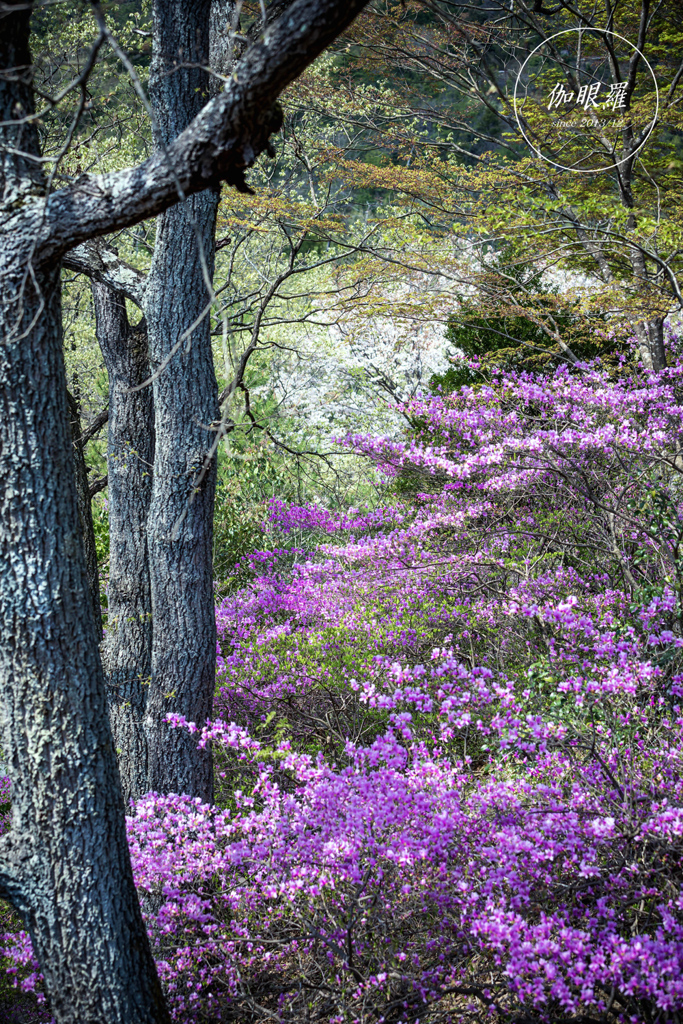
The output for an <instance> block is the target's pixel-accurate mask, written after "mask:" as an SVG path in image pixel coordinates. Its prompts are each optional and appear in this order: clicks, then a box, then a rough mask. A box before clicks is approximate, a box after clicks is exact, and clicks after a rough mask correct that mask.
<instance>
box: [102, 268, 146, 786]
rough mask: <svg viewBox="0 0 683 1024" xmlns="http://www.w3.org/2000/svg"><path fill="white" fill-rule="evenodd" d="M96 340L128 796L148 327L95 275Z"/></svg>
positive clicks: (142, 699)
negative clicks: (105, 412) (101, 364)
mask: <svg viewBox="0 0 683 1024" xmlns="http://www.w3.org/2000/svg"><path fill="white" fill-rule="evenodd" d="M92 293H93V300H94V303H95V319H96V329H97V340H98V341H99V343H100V348H101V349H102V355H103V357H104V361H105V364H106V366H107V373H108V374H109V437H108V444H107V477H108V480H109V614H108V620H107V635H106V639H105V645H104V664H105V669H106V672H107V691H108V697H109V720H110V722H111V728H112V732H113V734H114V744H115V746H116V752H117V755H118V762H119V773H120V776H121V786H122V788H123V796H124V799H125V800H126V801H128V800H130V799H137V798H138V797H140V796H142V795H143V793H146V792H147V789H148V786H147V741H146V738H145V731H144V717H145V706H146V703H147V694H148V692H149V681H150V676H151V671H152V600H151V593H150V586H149V560H148V557H147V516H148V513H149V503H150V497H151V494H152V463H153V460H154V412H153V407H152V392H151V387H146V388H142V389H141V390H139V391H134V390H132V389H133V388H136V387H138V386H139V385H140V384H142V383H143V382H144V381H145V380H146V379H147V378H148V376H149V358H148V354H147V328H146V324H145V321H144V320H142V321H141V323H139V324H138V325H137V326H136V327H133V328H131V326H130V324H129V322H128V316H127V314H126V303H125V298H124V296H123V294H122V293H121V292H118V291H114V290H113V289H112V288H110V287H108V286H107V285H106V284H100V283H99V282H97V281H93V282H92Z"/></svg>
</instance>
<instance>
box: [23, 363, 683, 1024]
mask: <svg viewBox="0 0 683 1024" xmlns="http://www.w3.org/2000/svg"><path fill="white" fill-rule="evenodd" d="M682 376H683V365H678V364H677V365H675V366H674V367H672V368H670V369H669V370H666V371H664V372H663V373H661V374H659V375H658V376H653V375H649V376H648V375H646V374H644V373H640V372H636V371H633V373H632V374H631V376H630V377H627V376H625V371H623V369H622V375H621V376H619V377H611V376H610V375H609V374H608V373H607V372H606V371H604V370H603V369H601V368H600V366H599V365H595V366H593V367H583V368H582V369H581V370H580V371H579V372H577V371H572V372H569V371H568V370H566V369H561V370H558V372H557V373H556V374H555V375H554V376H550V377H534V376H532V375H530V374H517V375H514V374H500V376H498V377H497V378H494V380H493V381H492V382H491V384H490V385H486V386H482V387H480V388H463V389H461V390H460V391H459V392H457V393H455V394H453V395H449V396H441V395H440V396H437V397H422V398H419V399H416V400H414V401H413V402H411V403H410V404H409V405H408V406H407V407H406V412H407V413H408V415H409V416H410V418H411V421H412V422H413V423H414V424H415V426H414V429H413V430H412V432H411V433H410V435H409V436H407V437H406V438H405V440H403V441H400V442H396V441H395V440H392V441H389V440H387V439H383V438H371V437H355V438H350V439H347V443H349V444H352V445H353V446H354V448H355V449H356V450H358V451H361V452H363V453H365V454H366V455H368V456H369V457H370V458H371V460H372V461H373V464H374V465H375V466H376V467H379V468H380V470H381V471H383V472H385V473H386V474H387V476H388V477H389V478H390V479H391V480H393V481H395V482H396V483H397V484H398V485H399V490H398V493H399V494H400V495H401V496H402V497H401V498H400V500H399V499H397V498H396V497H395V495H394V497H393V499H392V501H391V503H390V504H388V505H387V506H386V507H384V508H378V509H372V510H370V509H367V510H364V511H363V512H360V511H359V510H348V511H347V512H346V513H343V514H342V513H332V512H330V511H329V510H326V509H322V508H317V507H315V506H299V507H288V506H285V505H284V504H283V503H281V502H273V503H272V504H271V508H270V513H269V521H268V524H267V530H268V531H269V533H270V535H271V536H269V541H272V544H271V547H270V549H269V551H268V552H264V553H262V554H261V555H260V556H256V557H254V558H253V559H252V570H253V574H254V578H253V581H252V583H251V585H250V586H249V587H248V588H246V589H245V590H244V591H242V592H240V593H237V594H233V595H231V596H230V597H228V598H227V599H226V600H225V601H224V602H223V603H222V604H221V606H220V607H219V608H218V609H217V623H218V631H219V648H220V650H219V662H218V664H219V689H218V693H217V698H216V711H217V717H216V720H215V721H213V722H212V723H205V724H203V725H196V724H194V723H188V722H185V721H183V720H182V719H178V718H175V719H173V720H172V721H169V726H170V727H172V728H185V729H189V730H190V731H191V732H193V733H194V734H196V737H197V742H198V743H200V744H203V745H206V744H208V743H211V744H212V746H213V750H214V754H215V760H216V772H217V783H218V803H217V805H216V806H206V805H202V804H201V803H199V802H198V801H196V800H191V799H189V798H188V797H185V796H159V795H156V794H150V795H148V796H147V797H146V798H144V799H143V800H142V801H140V802H139V803H138V804H137V806H136V807H135V808H133V810H132V815H131V818H130V819H129V837H130V846H131V854H132V858H133V864H134V871H135V876H136V881H137V884H138V887H139V890H140V894H141V899H142V905H143V908H144V912H145V914H146V918H147V921H148V926H149V930H150V935H151V938H152V942H153V945H154V948H155V951H156V956H157V962H158V964H159V970H160V972H161V975H162V978H163V980H164V984H165V986H166V988H167V991H168V993H169V1000H170V1003H171V1006H172V1010H173V1014H174V1017H175V1019H176V1020H178V1021H182V1022H188V1024H189V1022H190V1021H192V1022H194V1021H206V1022H209V1021H220V1020H225V1021H228V1020H234V1019H236V1017H239V1019H240V1020H245V1021H253V1022H256V1021H264V1022H265V1021H273V1020H278V1021H288V1022H292V1024H294V1022H300V1021H304V1020H321V1021H326V1022H331V1024H342V1022H344V1024H370V1022H376V1021H380V1022H381V1021H384V1022H386V1024H389V1022H395V1024H404V1022H405V1024H408V1022H417V1021H422V1022H423V1024H426V1022H428V1021H437V1020H438V1021H439V1022H444V1021H446V1022H448V1021H452V1022H456V1021H471V1022H475V1021H480V1020H484V1019H498V1020H502V1019H506V1020H519V1021H521V1020H525V1021H530V1022H531V1021H537V1022H539V1024H540V1022H543V1021H547V1022H556V1021H559V1020H562V1021H565V1022H575V1024H579V1022H588V1021H590V1022H594V1021H595V1022H598V1021H600V1022H605V1024H607V1022H615V1024H616V1022H618V1021H623V1022H626V1021H628V1022H651V1024H655V1022H656V1024H675V1022H679V1021H680V1020H681V1017H682V1016H683V870H682V865H683V707H681V705H682V704H683V701H681V695H682V694H683V607H682V605H681V595H682V594H683V507H682V502H683V486H682V484H681V480H682V474H683V461H681V455H680V454H679V453H680V452H681V451H682V450H683V409H682V407H681V405H680V404H679V396H680V393H681V383H682V382H681V377H682ZM294 530H298V531H300V532H301V533H302V536H303V535H304V534H306V531H308V532H309V534H310V536H309V537H308V539H307V540H306V542H305V543H303V544H302V546H301V547H300V548H299V549H298V551H297V552H296V553H295V554H296V558H295V561H294V564H292V548H291V547H287V546H286V543H285V538H286V537H288V536H289V535H290V534H291V533H292V531H294ZM280 538H282V542H281V540H280ZM5 943H6V948H5V950H4V955H5V956H9V957H11V958H12V959H13V962H14V963H15V964H16V965H21V966H23V967H24V968H26V969H28V970H34V969H36V968H37V965H34V964H33V963H32V953H31V948H30V940H29V939H28V937H27V936H26V935H23V934H18V935H13V936H7V937H6V939H5ZM35 983H36V978H35V977H34V978H33V980H31V979H29V981H28V985H29V986H30V985H32V984H35Z"/></svg>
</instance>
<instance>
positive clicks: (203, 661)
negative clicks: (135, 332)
mask: <svg viewBox="0 0 683 1024" xmlns="http://www.w3.org/2000/svg"><path fill="white" fill-rule="evenodd" d="M209 10H210V3H209V0H201V2H197V3H195V4H193V5H192V8H191V11H190V8H188V6H187V4H186V3H184V2H183V0H156V3H155V5H154V59H153V62H152V69H151V74H150V96H151V100H152V106H153V109H154V114H155V117H156V122H157V123H156V139H155V141H156V143H157V145H159V146H165V145H168V144H169V143H170V142H171V141H172V140H173V139H174V138H175V137H176V136H177V135H179V134H180V132H182V131H183V129H184V128H186V127H187V125H188V124H189V123H190V121H191V120H192V118H193V117H194V116H195V115H196V114H197V113H198V112H199V110H200V109H201V107H202V106H203V104H204V103H205V102H206V99H207V95H208V85H209V83H208V77H207V75H206V73H205V72H204V71H203V70H201V68H197V67H196V66H195V67H190V68H188V67H183V68H181V69H178V68H177V67H175V65H177V64H178V62H179V61H180V59H181V55H182V58H183V60H184V61H186V62H187V63H188V64H190V65H201V66H203V67H205V66H206V64H207V62H208V57H209ZM174 68H175V69H174ZM218 198H219V196H218V191H217V190H211V191H206V192H202V193H200V194H199V195H196V196H193V197H192V198H190V199H187V200H185V202H183V203H181V204H180V205H179V206H177V207H174V208H173V209H171V210H168V211H167V212H166V213H163V214H162V215H161V216H160V217H159V219H158V221H157V235H156V243H155V248H154V257H153V259H152V266H151V269H150V273H149V277H148V282H147V289H146V293H145V309H146V316H147V324H148V330H149V351H150V359H151V363H152V368H153V371H154V372H155V374H156V376H155V379H154V411H155V432H156V448H155V456H154V482H153V486H152V502H151V508H150V515H149V520H148V532H147V536H148V543H149V558H150V579H151V587H152V609H153V622H154V631H153V635H154V639H153V649H152V682H151V687H150V693H149V700H148V705H147V715H146V732H147V740H148V787H149V789H152V790H155V791H157V792H165V793H168V792H177V793H189V794H191V795H192V796H199V797H201V798H202V799H203V800H211V799H212V797H213V769H212V761H211V754H210V751H209V750H199V749H198V748H197V744H196V741H195V740H194V739H193V737H192V736H191V735H190V734H189V733H187V732H185V731H184V730H182V731H181V730H172V729H170V728H169V726H168V724H167V722H166V720H165V719H166V715H167V714H169V713H175V714H180V715H183V716H185V717H186V718H187V719H188V720H190V721H194V722H199V723H202V724H203V723H204V722H205V721H206V719H207V718H208V717H210V715H211V709H212V704H213V691H214V686H215V661H216V624H215V611H214V593H213V571H212V546H213V507H214V494H215V486H216V460H215V458H212V459H210V460H209V451H210V449H211V446H212V443H213V441H214V439H215V433H214V431H213V430H212V429H211V424H212V423H214V422H215V421H216V420H217V419H218V415H219V410H218V387H217V383H216V377H215V373H214V367H213V357H212V352H211V331H210V327H211V321H210V317H209V315H208V308H207V306H208V303H209V302H210V299H211V293H210V285H211V278H212V276H213V263H214V234H215V224H216V211H217V208H218ZM198 321H199V322H198ZM193 325H196V326H194V327H193ZM186 333H187V338H186V340H185V339H184V335H185V334H186ZM176 348H178V351H177V352H174V350H175V349H176ZM172 353H174V354H172ZM207 460H208V461H207ZM200 478H201V482H199V481H200Z"/></svg>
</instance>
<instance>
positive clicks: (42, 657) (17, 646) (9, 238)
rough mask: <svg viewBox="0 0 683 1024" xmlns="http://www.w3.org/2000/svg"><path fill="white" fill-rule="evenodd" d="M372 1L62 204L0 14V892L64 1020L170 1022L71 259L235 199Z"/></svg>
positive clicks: (358, 0)
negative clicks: (197, 202) (92, 482)
mask: <svg viewBox="0 0 683 1024" xmlns="http://www.w3.org/2000/svg"><path fill="white" fill-rule="evenodd" d="M363 6H364V0H346V2H345V3H344V4H341V3H340V2H339V0H297V2H296V3H295V4H294V5H293V6H292V7H291V8H290V10H289V11H288V12H287V14H286V16H285V17H284V18H283V19H281V20H280V21H279V22H277V23H276V24H275V25H274V26H273V27H272V28H271V29H270V30H269V32H268V35H267V38H266V39H265V40H264V41H262V42H259V43H257V44H255V45H254V46H252V47H251V48H250V50H248V51H247V53H246V54H245V56H244V58H243V60H242V61H241V62H240V65H239V67H238V68H237V70H236V76H235V78H233V80H232V81H231V83H230V85H229V86H228V87H227V88H226V90H225V92H224V93H222V94H221V95H220V96H218V97H216V98H215V99H214V100H212V101H210V102H209V103H208V104H207V105H206V106H205V107H204V109H203V110H202V111H201V113H200V114H199V115H198V116H197V117H196V118H195V119H194V121H193V122H192V123H191V124H190V125H189V126H188V128H187V129H186V130H185V131H184V132H183V133H182V134H181V135H180V136H179V138H178V139H176V140H175V141H174V142H173V143H172V144H171V146H170V147H169V150H168V153H158V152H157V153H154V154H153V155H152V156H151V157H150V158H149V159H148V160H146V161H145V162H144V163H143V164H141V165H139V166H138V167H135V168H131V169H128V170H124V171H117V172H114V173H112V174H107V175H101V176H94V175H84V176H82V177H81V178H79V179H78V180H77V181H76V182H74V183H73V184H72V185H69V186H68V187H66V188H64V189H60V190H58V191H56V192H53V193H51V194H50V195H46V190H45V185H44V180H43V176H42V173H41V165H40V163H39V162H38V159H39V149H38V138H37V132H36V129H35V126H34V124H33V122H32V121H31V120H30V118H31V115H32V113H33V96H32V89H31V79H30V67H31V56H30V52H29V47H28V39H29V16H30V4H27V3H26V0H17V2H12V0H6V2H5V3H4V5H3V7H2V11H0V15H2V33H1V34H0V68H2V71H3V73H2V74H1V75H0V144H1V145H2V148H3V152H2V162H1V163H0V208H1V213H2V216H0V241H1V244H0V328H1V330H2V344H1V345H0V704H1V706H2V744H1V745H2V748H3V750H4V752H5V755H6V757H7V761H8V763H9V769H10V774H11V776H12V782H13V793H12V830H11V832H9V833H8V834H7V835H6V836H3V837H2V839H0V895H2V896H4V897H7V898H9V899H11V901H12V902H13V903H14V905H15V906H16V907H17V909H18V910H19V911H20V913H21V914H22V915H23V918H24V920H25V922H26V925H27V927H28V930H29V932H30V934H31V939H32V942H33V947H34V950H35V952H36V955H37V957H38V959H39V961H40V964H41V968H42V970H43V972H44V976H45V985H46V989H47V994H48V997H49V998H50V1001H51V1006H52V1010H53V1013H54V1015H55V1018H56V1020H57V1021H58V1024H143V1022H144V1024H152V1022H154V1024H158V1022H166V1021H168V1013H167V1010H166V1008H165V1005H164V1001H163V998H162V993H161V988H160V986H159V982H158V978H157V975H156V971H155V967H154V963H153V960H152V956H151V953H150V949H149V944H148V940H147V936H146V934H145V929H144V926H143V922H142V919H141V915H140V908H139V903H138V899H137V894H136V891H135V887H134V884H133V878H132V873H131V868H130V859H129V854H128V848H127V843H126V835H125V818H124V804H123V800H122V796H121V787H120V781H119V776H118V770H117V766H116V758H115V752H114V745H113V742H112V734H111V729H110V726H109V720H108V714H107V703H106V694H105V684H104V674H103V671H102V665H101V662H100V657H99V650H98V643H97V641H98V637H97V634H96V630H95V624H94V621H93V615H92V610H91V606H90V602H89V601H88V598H87V593H88V585H87V575H86V568H85V559H84V555H83V543H82V538H81V532H80V528H79V521H78V508H77V501H76V486H75V478H74V463H73V455H72V448H71V436H70V429H69V415H68V409H67V402H66V380H65V372H64V362H63V357H62V338H61V306H60V289H59V271H60V261H61V258H62V256H63V255H64V253H65V252H66V251H67V250H69V249H71V248H74V247H75V246H77V245H79V244H81V243H82V242H85V241H86V240H87V239H89V238H93V237H95V236H97V235H103V234H107V233H109V232H111V231H113V230H115V229H117V228H122V227H126V226H129V225H132V224H135V223H137V222H138V221H140V220H143V219H144V218H146V217H150V216H154V215H155V214H157V213H160V212H162V211H163V210H164V209H167V208H168V207H169V206H171V205H173V204H174V203H175V202H176V201H177V199H178V187H177V186H178V182H180V184H181V187H182V189H183V190H184V191H185V193H186V194H194V193H195V192H201V191H203V190H204V189H206V188H207V187H212V186H215V185H217V184H218V183H219V182H220V181H221V180H222V179H225V180H229V181H232V182H233V183H235V184H237V185H240V186H242V185H243V180H244V177H243V176H244V170H245V168H246V167H248V166H249V165H250V164H251V163H253V161H254V159H255V158H256V156H257V155H258V153H260V152H261V151H262V150H263V148H264V147H265V146H266V144H267V140H268V136H269V134H270V133H271V132H272V131H273V130H274V128H275V127H276V126H277V124H278V123H279V118H278V116H277V114H276V113H274V112H273V111H274V108H273V104H274V102H275V100H276V99H277V96H278V95H279V93H280V92H281V91H282V89H283V88H285V86H286V85H287V84H288V83H289V82H290V81H292V79H293V78H295V77H296V75H297V74H299V73H300V72H301V71H302V70H303V68H304V67H306V65H307V64H308V63H310V61H311V60H313V59H314V58H315V57H316V56H317V55H318V54H319V53H320V52H321V50H322V49H323V48H324V47H325V46H326V45H327V44H328V43H330V42H331V41H332V40H333V39H334V38H335V36H336V35H338V33H339V32H340V31H342V29H344V28H345V27H346V26H347V25H348V24H349V22H350V21H351V20H352V18H353V17H354V15H355V14H356V13H357V12H358V11H359V10H360V9H361V8H362V7H363ZM95 11H96V12H97V8H95ZM27 119H28V120H27ZM169 158H170V163H171V164H172V165H173V166H172V167H171V166H169Z"/></svg>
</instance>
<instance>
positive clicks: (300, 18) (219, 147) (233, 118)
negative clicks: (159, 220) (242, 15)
mask: <svg viewBox="0 0 683 1024" xmlns="http://www.w3.org/2000/svg"><path fill="white" fill-rule="evenodd" d="M367 2H368V0H295V2H294V3H293V4H292V6H291V7H290V8H289V9H288V10H287V11H285V13H284V14H283V15H282V16H281V17H280V18H279V19H278V21H277V22H275V23H274V24H273V25H272V26H270V27H268V28H267V30H266V33H265V37H264V39H263V40H262V41H260V42H258V43H255V44H254V45H253V46H251V47H250V48H249V49H248V50H247V52H246V53H245V55H244V57H243V58H242V59H241V60H240V62H239V64H238V65H237V67H236V68H235V70H234V72H233V74H232V76H231V81H230V83H229V84H228V85H227V86H226V88H225V90H224V92H222V93H221V94H220V95H219V96H217V97H215V99H213V100H211V101H210V102H209V103H207V105H206V106H205V107H204V109H203V110H202V111H201V113H200V114H198V116H197V117H196V118H195V119H194V121H192V123H191V124H190V125H189V126H188V127H187V128H186V129H185V131H184V132H183V133H182V134H181V135H179V136H178V138H177V139H175V140H174V142H172V143H171V145H170V146H169V147H168V150H167V152H165V153H162V152H158V151H157V152H155V153H154V154H153V155H152V156H151V157H150V158H149V159H148V160H146V161H145V162H144V163H142V164H139V165H138V166H136V167H131V168H128V169H127V170H123V171H116V172H113V173H111V174H103V175H83V176H82V177H80V178H78V180H77V181H75V182H74V183H73V184H72V185H69V186H68V187H67V188H64V189H60V190H59V191H57V192H54V193H52V194H51V195H50V196H49V197H48V198H47V200H44V199H42V200H36V201H35V207H34V210H35V213H38V214H39V223H38V224H37V226H36V231H37V235H38V237H37V240H36V245H35V248H34V250H33V259H34V260H35V261H37V262H43V261H52V260H55V259H59V258H60V257H62V256H63V254H64V253H66V252H67V251H68V250H69V249H73V248H74V247H75V246H77V245H80V244H81V243H82V242H85V241H87V240H88V239H90V238H94V237H95V236H98V235H105V234H108V233H110V232H112V231H116V230H119V229H121V228H124V227H130V226H131V225H133V224H137V223H138V222H139V221H142V220H145V219H146V218H148V217H153V216H155V215H156V214H158V213H160V212H161V211H162V210H165V209H167V208H168V207H169V206H172V205H173V204H174V203H175V202H177V201H178V199H179V198H182V196H187V195H191V194H192V193H195V192H200V191H202V190H203V189H206V188H211V187H217V186H218V185H219V184H220V182H222V181H227V182H228V183H229V184H232V185H235V186H236V187H237V188H238V189H242V190H246V189H247V186H246V183H245V180H244V172H245V170H246V169H247V168H248V167H250V166H251V165H252V164H253V163H254V161H255V160H256V158H257V156H258V155H259V154H260V153H262V152H263V151H264V150H265V149H267V148H268V140H269V138H270V136H271V134H272V133H273V132H275V131H277V129H278V128H279V127H280V124H281V121H282V113H281V111H280V109H279V107H278V106H277V105H276V101H277V98H278V96H279V95H280V93H281V92H282V91H283V89H285V88H286V87H287V86H288V85H289V84H290V82H292V81H293V80H294V79H295V78H296V77H297V76H298V75H299V74H301V72H302V71H303V70H304V69H305V68H306V67H307V66H308V65H309V64H310V63H311V62H312V61H313V60H315V58H316V57H317V56H318V55H319V54H320V53H321V52H322V51H323V50H324V49H325V47H326V46H328V45H329V44H330V43H331V42H333V41H334V39H336V37H337V36H338V35H339V34H340V33H341V32H343V30H344V29H345V28H347V26H348V25H349V24H350V23H351V22H352V21H353V19H354V18H355V16H356V15H357V14H358V13H359V11H361V10H362V8H363V7H365V5H366V4H367ZM179 192H180V193H182V195H179ZM24 215H25V214H24Z"/></svg>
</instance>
